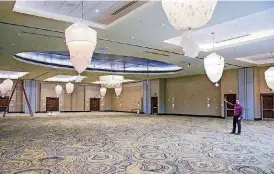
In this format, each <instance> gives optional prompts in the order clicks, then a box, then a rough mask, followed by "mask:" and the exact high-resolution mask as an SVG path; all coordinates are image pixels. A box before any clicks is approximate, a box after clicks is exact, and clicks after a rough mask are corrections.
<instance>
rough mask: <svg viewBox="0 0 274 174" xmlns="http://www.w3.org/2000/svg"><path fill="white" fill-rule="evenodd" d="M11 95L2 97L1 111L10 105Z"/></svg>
mask: <svg viewBox="0 0 274 174" xmlns="http://www.w3.org/2000/svg"><path fill="white" fill-rule="evenodd" d="M8 104H9V97H8V96H5V97H2V96H1V97H0V111H1V112H4V111H5V110H6V109H7V108H8V107H9V106H8Z"/></svg>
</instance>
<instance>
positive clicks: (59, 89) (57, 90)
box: [55, 85, 62, 97]
mask: <svg viewBox="0 0 274 174" xmlns="http://www.w3.org/2000/svg"><path fill="white" fill-rule="evenodd" d="M55 92H56V95H57V97H59V96H60V95H61V93H62V86H61V85H57V86H55Z"/></svg>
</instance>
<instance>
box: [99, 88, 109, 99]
mask: <svg viewBox="0 0 274 174" xmlns="http://www.w3.org/2000/svg"><path fill="white" fill-rule="evenodd" d="M106 93H107V88H105V87H101V88H100V94H101V96H102V97H105V96H106Z"/></svg>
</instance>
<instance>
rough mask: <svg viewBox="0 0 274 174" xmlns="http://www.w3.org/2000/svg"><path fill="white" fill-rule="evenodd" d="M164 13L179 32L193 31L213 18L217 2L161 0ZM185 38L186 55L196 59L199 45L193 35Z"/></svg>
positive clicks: (208, 0) (213, 0)
mask: <svg viewBox="0 0 274 174" xmlns="http://www.w3.org/2000/svg"><path fill="white" fill-rule="evenodd" d="M161 1H162V7H163V9H164V12H165V14H166V16H167V18H168V20H169V22H170V24H171V25H172V26H173V27H174V28H175V29H177V30H180V29H187V30H191V29H194V28H199V27H201V26H203V25H205V24H206V23H207V22H208V21H209V20H210V19H211V18H212V15H213V12H214V9H215V7H216V4H217V0H161ZM188 34H190V35H189V36H188V37H185V36H183V37H182V39H184V40H183V43H184V44H181V46H182V47H183V49H184V52H185V55H186V56H189V57H192V58H195V57H196V55H198V53H199V49H198V51H197V44H196V43H195V41H194V40H193V39H192V34H191V33H188Z"/></svg>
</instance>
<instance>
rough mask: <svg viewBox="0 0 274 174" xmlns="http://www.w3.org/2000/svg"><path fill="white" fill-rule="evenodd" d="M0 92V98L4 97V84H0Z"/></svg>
mask: <svg viewBox="0 0 274 174" xmlns="http://www.w3.org/2000/svg"><path fill="white" fill-rule="evenodd" d="M0 92H1V96H2V97H4V96H5V94H6V93H7V91H6V89H5V87H4V83H1V84H0Z"/></svg>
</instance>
